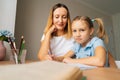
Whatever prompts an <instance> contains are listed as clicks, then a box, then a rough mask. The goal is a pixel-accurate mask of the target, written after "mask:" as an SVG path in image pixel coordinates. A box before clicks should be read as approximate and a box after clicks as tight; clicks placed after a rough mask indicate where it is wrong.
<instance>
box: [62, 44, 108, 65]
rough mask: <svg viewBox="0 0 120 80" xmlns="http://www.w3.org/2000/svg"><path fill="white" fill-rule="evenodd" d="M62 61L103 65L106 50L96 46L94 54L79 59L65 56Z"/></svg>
mask: <svg viewBox="0 0 120 80" xmlns="http://www.w3.org/2000/svg"><path fill="white" fill-rule="evenodd" d="M64 62H66V63H80V64H86V65H91V66H99V67H103V66H104V64H105V62H106V50H105V49H104V48H103V47H102V46H98V47H96V49H95V55H94V56H90V57H87V58H81V59H71V58H66V59H64Z"/></svg>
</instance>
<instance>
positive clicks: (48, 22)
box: [44, 3, 72, 38]
mask: <svg viewBox="0 0 120 80" xmlns="http://www.w3.org/2000/svg"><path fill="white" fill-rule="evenodd" d="M61 7H63V8H65V9H66V10H67V20H68V21H67V24H66V26H65V29H64V31H65V32H66V34H67V35H66V36H65V37H66V38H70V37H71V36H72V31H71V19H70V13H69V10H68V8H67V6H66V5H64V4H61V3H58V4H55V5H54V6H53V8H52V9H51V10H50V13H49V17H48V21H47V25H46V27H45V30H44V34H46V33H47V32H48V30H49V28H50V27H51V26H52V24H53V12H54V11H55V10H56V9H57V8H61Z"/></svg>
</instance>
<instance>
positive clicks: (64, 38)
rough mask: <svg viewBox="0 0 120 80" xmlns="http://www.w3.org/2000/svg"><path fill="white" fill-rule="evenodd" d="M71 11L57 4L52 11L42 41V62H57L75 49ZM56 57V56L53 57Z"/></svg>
mask: <svg viewBox="0 0 120 80" xmlns="http://www.w3.org/2000/svg"><path fill="white" fill-rule="evenodd" d="M73 42H74V39H73V38H72V31H71V20H70V14H69V10H68V8H67V6H66V5H64V4H62V3H58V4H55V5H54V6H53V8H52V9H51V11H50V14H49V17H48V22H47V26H46V28H45V30H44V35H43V37H42V39H41V47H40V50H39V53H38V58H39V59H40V60H53V57H54V60H56V58H57V57H59V58H60V56H63V55H65V53H67V52H68V51H69V50H70V49H71V48H72V47H73ZM53 55H54V56H53Z"/></svg>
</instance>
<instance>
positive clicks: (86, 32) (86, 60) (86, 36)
mask: <svg viewBox="0 0 120 80" xmlns="http://www.w3.org/2000/svg"><path fill="white" fill-rule="evenodd" d="M94 22H97V23H98V30H97V32H96V35H95V36H94V35H93V34H94V27H93V23H94ZM72 33H73V37H74V39H75V41H76V43H75V45H74V47H73V49H72V50H70V51H69V52H68V54H66V55H65V56H64V57H65V58H64V59H63V62H65V63H80V64H86V65H91V66H105V65H106V64H107V62H106V56H107V51H106V48H105V45H104V42H103V40H104V41H106V42H108V38H107V36H106V33H105V30H104V26H103V22H102V20H101V19H100V18H95V19H90V18H89V17H87V16H82V17H80V16H77V17H75V18H74V19H73V22H72ZM74 54H75V55H76V59H72V58H69V57H71V56H73V55H74Z"/></svg>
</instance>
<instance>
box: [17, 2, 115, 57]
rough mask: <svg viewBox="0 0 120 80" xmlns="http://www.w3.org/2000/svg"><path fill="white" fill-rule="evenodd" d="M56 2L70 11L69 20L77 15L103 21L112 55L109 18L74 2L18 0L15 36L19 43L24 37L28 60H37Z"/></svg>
mask: <svg viewBox="0 0 120 80" xmlns="http://www.w3.org/2000/svg"><path fill="white" fill-rule="evenodd" d="M58 2H61V3H64V4H65V5H67V7H68V8H69V10H70V14H71V19H73V17H75V16H77V15H81V16H82V15H87V16H90V17H91V18H95V17H100V18H103V19H104V23H105V28H106V29H108V30H107V33H108V34H110V35H109V36H110V37H111V40H110V44H109V45H108V47H109V49H110V50H111V52H112V53H114V40H113V39H114V38H113V33H112V32H111V31H112V30H113V29H112V19H111V16H108V15H106V14H103V13H101V12H99V11H96V10H94V9H92V8H90V7H87V6H84V5H83V4H80V3H79V2H76V1H74V0H18V7H17V17H16V29H15V36H16V38H17V42H19V39H20V36H21V35H24V37H25V40H26V48H27V50H28V54H27V58H28V59H37V54H38V51H39V48H40V39H41V36H42V34H43V30H44V28H45V26H46V22H47V18H48V14H49V11H50V9H51V8H52V6H53V5H54V4H56V3H58Z"/></svg>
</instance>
